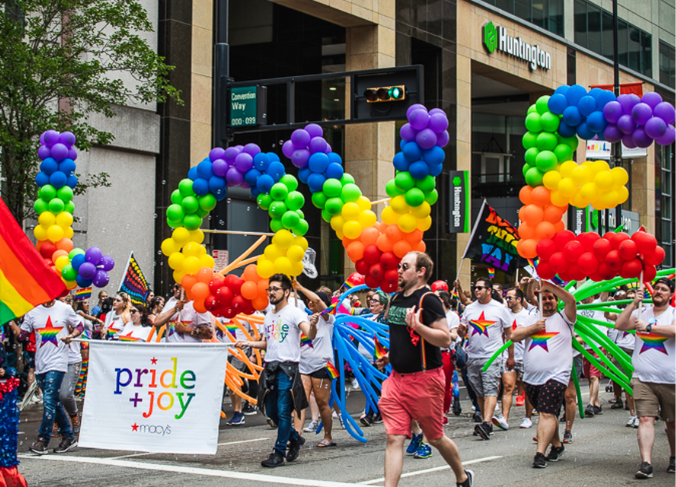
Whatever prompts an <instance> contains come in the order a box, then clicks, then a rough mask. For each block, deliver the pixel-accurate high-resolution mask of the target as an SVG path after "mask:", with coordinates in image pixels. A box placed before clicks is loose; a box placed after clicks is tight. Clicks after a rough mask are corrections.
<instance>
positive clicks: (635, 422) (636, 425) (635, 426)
mask: <svg viewBox="0 0 676 487" xmlns="http://www.w3.org/2000/svg"><path fill="white" fill-rule="evenodd" d="M638 423H639V421H638V416H634V424H633V426H634V428H638Z"/></svg>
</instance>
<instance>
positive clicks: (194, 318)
mask: <svg viewBox="0 0 676 487" xmlns="http://www.w3.org/2000/svg"><path fill="white" fill-rule="evenodd" d="M177 315H178V316H177ZM174 318H177V319H179V320H180V321H181V323H182V324H183V326H187V327H193V326H197V325H204V324H207V325H209V326H211V328H212V330H213V324H212V322H211V313H209V312H208V311H207V312H206V313H198V312H197V311H195V307H194V301H188V302H187V303H185V305H184V306H183V309H182V310H180V311H179V312H178V313H176V314H175V315H174V316H173V317H172V321H173V319H174ZM165 336H166V339H167V342H170V343H199V342H203V341H204V340H202V339H201V338H196V337H194V336H192V335H190V334H189V333H178V332H174V333H169V334H167V333H165Z"/></svg>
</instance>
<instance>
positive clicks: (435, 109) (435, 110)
mask: <svg viewBox="0 0 676 487" xmlns="http://www.w3.org/2000/svg"><path fill="white" fill-rule="evenodd" d="M435 113H440V114H441V115H443V116H444V117H446V118H448V117H447V115H446V112H445V111H443V110H442V109H441V108H432V109H431V110H430V117H431V116H432V115H434V114H435Z"/></svg>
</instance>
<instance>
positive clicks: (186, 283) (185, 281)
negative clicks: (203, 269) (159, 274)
mask: <svg viewBox="0 0 676 487" xmlns="http://www.w3.org/2000/svg"><path fill="white" fill-rule="evenodd" d="M196 282H197V278H196V277H195V276H193V275H192V274H186V275H185V276H183V278H182V279H181V286H183V289H185V292H186V293H187V292H188V291H190V290H191V289H192V287H193V286H194V285H195V283H196Z"/></svg>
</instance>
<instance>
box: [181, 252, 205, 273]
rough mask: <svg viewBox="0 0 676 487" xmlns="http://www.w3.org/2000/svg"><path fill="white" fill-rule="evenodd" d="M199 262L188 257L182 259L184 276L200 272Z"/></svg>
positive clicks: (191, 256) (195, 258)
mask: <svg viewBox="0 0 676 487" xmlns="http://www.w3.org/2000/svg"><path fill="white" fill-rule="evenodd" d="M200 267H201V266H200V260H199V259H198V258H197V257H195V256H193V255H190V256H188V257H186V258H185V259H183V270H184V271H185V273H186V274H197V271H198V270H200Z"/></svg>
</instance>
